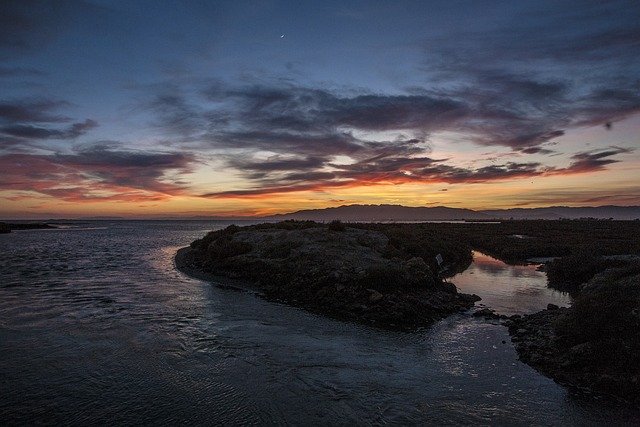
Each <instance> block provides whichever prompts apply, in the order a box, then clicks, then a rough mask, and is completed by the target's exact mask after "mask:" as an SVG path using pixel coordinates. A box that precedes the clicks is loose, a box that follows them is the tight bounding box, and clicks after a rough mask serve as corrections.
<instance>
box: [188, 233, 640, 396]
mask: <svg viewBox="0 0 640 427" xmlns="http://www.w3.org/2000/svg"><path fill="white" fill-rule="evenodd" d="M295 230H312V231H310V232H309V235H308V236H307V238H310V239H312V240H314V239H315V240H318V239H319V240H321V241H322V240H324V242H325V243H324V244H325V246H321V247H320V248H319V249H318V250H317V251H316V252H313V251H309V250H307V249H308V246H309V241H305V240H304V239H302V238H298V237H295V236H294V235H293V234H291V235H289V237H287V238H285V236H286V233H283V232H287V231H295ZM260 231H262V232H263V233H257V234H256V233H254V232H260ZM252 233H253V234H252ZM256 235H260V236H261V237H260V238H257V237H256ZM340 235H342V236H343V237H344V238H339V237H338V236H340ZM251 236H253V237H251ZM639 237H640V221H603V220H570V221H567V220H563V221H548V220H519V221H502V222H499V223H498V222H484V223H419V224H406V223H390V224H361V223H343V222H340V221H333V222H331V223H329V224H319V223H316V222H312V221H291V220H289V221H284V222H280V223H275V224H273V223H272V224H258V225H253V226H248V227H237V226H230V227H228V228H226V229H224V230H218V231H214V232H211V233H209V234H207V235H206V236H205V237H204V238H202V239H198V240H196V241H194V242H193V243H192V244H191V248H192V249H193V250H192V256H191V258H190V259H189V262H190V263H191V265H192V266H193V267H195V268H198V269H201V270H207V271H210V272H214V273H216V274H223V275H226V276H231V277H238V278H243V279H249V280H253V281H254V282H257V283H258V284H259V286H260V287H261V289H262V290H263V291H264V292H265V294H266V295H267V296H268V297H271V298H274V299H278V300H282V301H286V302H288V303H291V304H294V305H297V306H301V307H304V308H307V309H310V310H312V311H316V312H320V313H323V314H327V315H329V316H333V317H338V318H348V319H354V320H360V321H366V322H375V323H376V324H378V325H383V326H390V325H395V326H402V327H414V326H417V325H428V324H430V323H432V322H433V321H435V320H437V319H439V318H441V317H444V316H447V315H449V314H451V313H454V312H456V311H458V310H464V309H465V308H468V307H470V306H471V305H473V301H474V298H473V296H466V295H464V294H459V293H457V292H456V291H455V287H452V285H450V284H447V283H446V281H444V280H443V279H442V274H439V273H441V271H440V266H439V265H438V263H437V262H436V255H437V254H441V256H442V258H443V259H444V260H445V264H446V265H447V267H448V270H447V272H446V273H445V274H450V275H452V274H454V273H456V272H458V271H462V270H464V269H465V268H466V267H467V266H468V265H469V263H470V262H471V253H472V252H471V251H472V249H475V250H479V251H482V252H485V253H487V254H489V255H492V256H495V257H496V258H499V259H501V260H503V261H505V262H508V263H512V264H518V263H525V262H526V260H527V259H529V258H546V257H553V258H555V259H554V260H553V261H552V262H549V263H548V264H547V267H546V268H547V271H548V278H549V285H550V286H554V287H556V288H558V289H562V290H565V291H570V292H571V293H572V296H573V298H574V303H573V305H572V306H571V307H569V308H560V309H558V308H557V307H549V309H548V310H543V311H541V312H539V313H535V314H532V315H527V316H522V317H520V316H514V317H512V318H511V319H510V320H509V321H508V323H509V331H510V333H511V335H512V340H513V341H514V344H515V345H516V349H517V351H518V354H519V357H520V359H521V360H522V361H524V362H525V363H528V364H530V365H531V366H533V367H535V368H536V369H538V370H540V371H541V372H543V373H544V374H546V375H548V376H550V377H552V378H554V379H555V380H557V381H559V382H560V383H563V384H570V385H573V386H577V387H580V388H588V389H591V390H596V391H600V392H605V393H609V394H612V395H615V396H620V397H622V398H624V399H626V400H631V401H634V400H635V401H637V400H638V396H640V371H639V370H640V356H639V355H640V314H639V313H640V262H639V261H638V255H639V254H640V238H639ZM305 248H306V249H305Z"/></svg>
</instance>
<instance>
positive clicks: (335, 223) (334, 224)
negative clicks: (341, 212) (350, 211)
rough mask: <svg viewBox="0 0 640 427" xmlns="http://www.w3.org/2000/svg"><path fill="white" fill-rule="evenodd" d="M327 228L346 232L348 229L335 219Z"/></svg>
mask: <svg viewBox="0 0 640 427" xmlns="http://www.w3.org/2000/svg"><path fill="white" fill-rule="evenodd" d="M327 228H328V229H329V230H331V231H346V229H347V227H346V225H344V224H343V223H342V221H340V220H339V219H334V220H333V221H331V222H330V223H329V225H328V226H327Z"/></svg>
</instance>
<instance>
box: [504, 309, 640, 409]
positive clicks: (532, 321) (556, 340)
mask: <svg viewBox="0 0 640 427" xmlns="http://www.w3.org/2000/svg"><path fill="white" fill-rule="evenodd" d="M571 310H572V309H571V308H557V307H551V308H549V309H547V310H543V311H540V312H538V313H535V314H530V315H525V316H522V317H520V316H512V317H510V318H509V320H508V321H507V325H508V327H509V334H510V335H511V341H512V342H513V344H514V346H515V348H516V351H517V352H518V357H519V359H520V360H521V361H523V362H524V363H526V364H528V365H530V366H532V367H533V368H535V369H536V370H538V371H540V372H541V373H543V374H544V375H546V376H548V377H550V378H552V379H553V380H555V381H556V382H558V383H559V384H562V385H564V386H567V387H568V388H570V389H573V390H578V391H581V392H584V393H588V394H592V393H597V394H600V395H601V396H608V397H610V398H614V399H617V400H623V401H627V402H631V403H634V404H640V376H639V375H638V367H637V366H627V367H626V368H625V369H619V368H616V367H615V364H616V362H617V360H615V356H613V357H610V358H609V357H607V358H606V359H603V358H602V355H601V354H596V353H597V352H600V353H601V350H598V344H597V343H595V342H591V341H586V342H582V343H579V344H575V345H571V346H567V345H566V344H565V342H563V341H564V340H563V338H564V337H561V336H560V337H559V336H557V334H556V326H557V325H558V323H562V322H563V321H565V320H566V318H567V316H570V315H571ZM607 359H608V360H607Z"/></svg>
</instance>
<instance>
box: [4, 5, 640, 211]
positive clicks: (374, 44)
mask: <svg viewBox="0 0 640 427" xmlns="http://www.w3.org/2000/svg"><path fill="white" fill-rule="evenodd" d="M639 147H640V2H638V1H637V0H619V1H615V0H610V1H601V0H598V1H595V0H593V1H591V0H575V1H574V0H551V1H547V0H534V1H526V0H519V1H513V0H507V1H502V0H484V1H476V0H446V1H445V0H441V1H435V0H419V1H409V0H406V1H403V0H398V1H375V0H367V1H350V0H342V1H331V0H324V1H299V0H298V1H277V0H252V1H249V0H247V1H243V0H237V1H196V0H175V1H169V0H123V1H119V0H112V1H111V0H52V1H46V0H2V1H1V2H0V219H9V218H34V219H36V218H75V217H92V216H123V217H134V218H153V217H160V216H178V217H188V216H199V215H221V216H224V215H267V214H274V213H286V212H292V211H296V210H300V209H316V208H324V207H332V206H340V205H348V204H401V205H405V206H449V207H459V208H469V209H495V208H514V207H524V208H534V207H544V206H558V205H562V206H602V205H621V206H630V205H640V150H639V149H638V148H639Z"/></svg>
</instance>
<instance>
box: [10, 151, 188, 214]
mask: <svg viewBox="0 0 640 427" xmlns="http://www.w3.org/2000/svg"><path fill="white" fill-rule="evenodd" d="M195 162H196V159H195V158H194V156H192V155H190V154H185V153H169V152H141V151H131V150H123V149H122V148H120V147H118V146H116V145H100V144H98V145H95V146H90V147H85V148H84V149H81V150H78V151H77V152H75V153H73V154H53V155H37V154H7V155H2V156H0V171H2V172H0V189H2V190H9V191H12V192H14V193H15V194H17V196H13V199H16V198H37V197H43V196H50V197H55V198H59V199H61V200H64V201H70V202H91V201H108V200H111V201H138V202H140V201H150V200H164V199H167V198H168V197H170V196H176V195H182V194H186V193H187V185H185V184H184V183H183V182H177V181H178V180H177V179H174V180H173V182H172V179H171V178H170V176H173V175H176V176H184V175H186V174H189V173H191V165H192V164H194V163H195Z"/></svg>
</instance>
